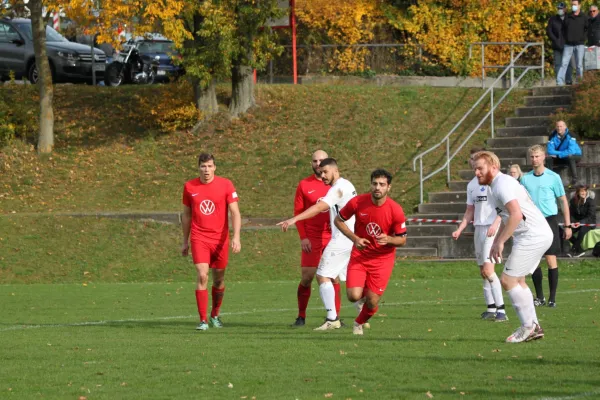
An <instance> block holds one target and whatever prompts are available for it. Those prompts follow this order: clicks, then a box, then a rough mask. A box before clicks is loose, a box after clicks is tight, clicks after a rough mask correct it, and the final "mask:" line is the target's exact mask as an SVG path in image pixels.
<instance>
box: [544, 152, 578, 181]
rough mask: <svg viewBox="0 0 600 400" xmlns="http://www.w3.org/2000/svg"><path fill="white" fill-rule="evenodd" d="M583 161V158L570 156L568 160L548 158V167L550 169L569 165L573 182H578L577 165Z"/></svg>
mask: <svg viewBox="0 0 600 400" xmlns="http://www.w3.org/2000/svg"><path fill="white" fill-rule="evenodd" d="M579 161H581V156H568V157H566V158H558V157H546V166H547V167H548V168H550V169H552V167H554V166H558V165H567V166H568V167H569V173H570V174H571V180H573V181H575V180H577V163H578V162H579Z"/></svg>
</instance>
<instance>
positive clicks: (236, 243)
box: [229, 201, 242, 253]
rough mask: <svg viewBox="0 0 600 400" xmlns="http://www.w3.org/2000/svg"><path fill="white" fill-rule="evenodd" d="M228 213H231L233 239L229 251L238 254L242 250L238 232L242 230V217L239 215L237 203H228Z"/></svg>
mask: <svg viewBox="0 0 600 400" xmlns="http://www.w3.org/2000/svg"><path fill="white" fill-rule="evenodd" d="M229 212H230V213H231V227H232V228H233V239H232V240H231V249H232V250H233V252H234V253H239V252H240V250H242V242H241V241H240V231H241V230H242V215H241V214H240V206H239V205H238V202H237V201H234V202H233V203H229Z"/></svg>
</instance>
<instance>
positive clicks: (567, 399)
mask: <svg viewBox="0 0 600 400" xmlns="http://www.w3.org/2000/svg"><path fill="white" fill-rule="evenodd" d="M599 394H600V389H597V390H594V391H591V392H584V393H578V394H574V395H572V396H564V397H542V398H541V399H540V400H572V399H581V398H584V397H592V396H597V395H599Z"/></svg>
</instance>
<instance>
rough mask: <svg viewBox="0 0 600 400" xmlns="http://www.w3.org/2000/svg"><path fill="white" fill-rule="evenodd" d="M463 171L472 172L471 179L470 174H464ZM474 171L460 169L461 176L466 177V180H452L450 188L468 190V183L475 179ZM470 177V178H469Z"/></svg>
mask: <svg viewBox="0 0 600 400" xmlns="http://www.w3.org/2000/svg"><path fill="white" fill-rule="evenodd" d="M463 171H468V172H469V173H470V176H471V178H470V179H469V178H468V176H467V175H466V174H465V175H463V174H462V172H463ZM473 176H474V175H473V171H471V170H470V169H469V170H461V171H460V177H461V179H465V180H464V181H450V183H449V184H448V188H449V189H450V190H452V191H453V192H454V191H459V190H467V185H468V184H469V182H470V181H471V179H473ZM467 179H469V180H467Z"/></svg>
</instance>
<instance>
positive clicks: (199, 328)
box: [196, 321, 208, 331]
mask: <svg viewBox="0 0 600 400" xmlns="http://www.w3.org/2000/svg"><path fill="white" fill-rule="evenodd" d="M196 330H197V331H207V330H208V324H207V323H206V321H202V322H200V323H199V324H198V326H197V327H196Z"/></svg>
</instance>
